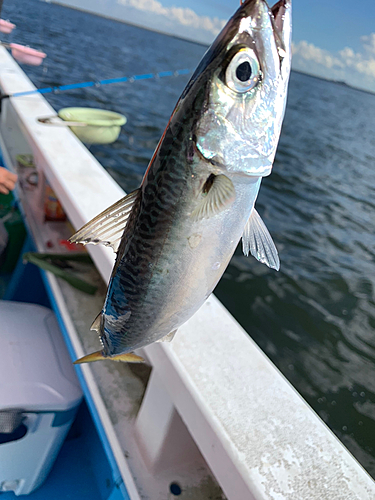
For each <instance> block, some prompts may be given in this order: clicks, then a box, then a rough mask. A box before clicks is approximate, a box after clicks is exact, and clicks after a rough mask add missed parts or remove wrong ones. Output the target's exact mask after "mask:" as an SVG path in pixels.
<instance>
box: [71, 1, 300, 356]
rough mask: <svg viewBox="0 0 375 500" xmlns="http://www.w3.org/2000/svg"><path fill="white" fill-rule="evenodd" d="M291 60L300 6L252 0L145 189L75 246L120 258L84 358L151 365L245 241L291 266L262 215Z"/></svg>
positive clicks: (203, 75)
mask: <svg viewBox="0 0 375 500" xmlns="http://www.w3.org/2000/svg"><path fill="white" fill-rule="evenodd" d="M290 62H291V1H290V0H280V1H279V2H278V3H276V4H275V5H274V6H273V7H272V8H269V7H268V5H267V3H266V2H265V1H264V0H246V1H245V2H244V3H243V4H242V5H241V6H240V8H239V9H238V10H237V12H236V13H235V14H234V15H233V17H232V18H231V19H230V20H229V21H228V23H227V24H226V26H225V27H224V28H223V30H222V31H221V33H220V34H219V35H218V37H217V38H216V40H215V41H214V43H213V44H212V46H211V47H210V48H209V49H208V51H207V52H206V54H205V55H204V57H203V59H202V61H201V62H200V64H199V65H198V67H197V69H196V71H195V73H194V74H193V76H192V77H191V79H190V81H189V82H188V84H187V86H186V88H185V90H184V91H183V93H182V95H181V97H180V99H179V101H178V102H177V105H176V107H175V109H174V111H173V113H172V116H171V118H170V120H169V123H168V125H167V127H166V129H165V131H164V133H163V136H162V138H161V139H160V141H159V144H158V146H157V148H156V150H155V152H154V155H153V157H152V159H151V161H150V164H149V166H148V169H147V171H146V174H145V176H144V178H143V181H142V184H141V186H140V188H139V189H137V190H136V191H134V192H132V193H130V194H129V195H127V196H126V197H125V198H123V199H121V200H120V201H118V202H117V203H115V204H114V205H112V206H111V207H109V208H108V209H107V210H105V211H104V212H102V213H101V214H100V215H98V216H97V217H95V218H94V219H93V220H92V221H90V222H88V223H87V224H86V225H85V226H84V227H83V228H81V229H80V230H79V231H78V232H77V233H76V234H75V235H74V236H73V237H72V238H71V241H72V242H74V243H82V244H87V243H94V244H98V243H102V244H104V245H107V246H111V247H112V248H113V249H114V250H115V252H116V253H117V258H116V262H115V265H114V268H113V272H112V276H111V279H110V282H109V285H108V291H107V296H106V299H105V302H104V305H103V308H102V311H101V312H100V313H99V315H98V316H97V318H96V319H95V321H94V323H93V325H92V327H91V329H92V330H96V331H97V332H98V333H99V336H100V340H101V342H102V346H103V349H102V350H101V351H98V352H96V353H92V354H89V355H88V356H85V357H83V358H81V359H80V360H78V361H77V362H88V361H96V360H99V359H105V358H109V359H113V360H125V361H139V360H140V359H141V358H139V357H138V356H136V355H135V354H133V353H132V351H133V350H134V349H137V348H140V347H144V346H146V345H148V344H151V343H153V342H157V341H163V340H171V339H172V338H173V336H174V334H175V332H176V330H177V329H178V328H179V327H180V326H181V325H182V324H183V323H185V322H186V321H187V320H188V319H189V318H190V317H191V316H192V315H193V314H194V313H195V312H196V311H197V310H198V309H199V307H200V306H201V305H202V304H203V302H204V301H205V300H206V299H207V297H208V296H209V295H210V294H211V292H212V291H213V289H214V288H215V286H216V284H217V283H218V281H219V279H220V278H221V276H222V274H223V272H224V270H225V269H226V267H227V265H228V263H229V261H230V259H231V257H232V255H233V253H234V251H235V249H236V246H237V244H238V242H239V241H240V239H241V237H242V246H243V251H244V253H245V255H248V254H249V253H251V254H252V255H253V256H254V257H255V258H256V259H258V260H259V261H260V262H263V263H265V264H267V265H268V266H269V267H271V268H274V269H279V257H278V253H277V250H276V247H275V245H274V243H273V241H272V238H271V236H270V234H269V232H268V230H267V228H266V227H265V225H264V223H263V221H262V220H261V218H260V216H259V214H258V213H257V211H256V210H255V208H254V204H255V201H256V198H257V195H258V191H259V188H260V184H261V180H262V177H264V176H266V175H269V174H270V173H271V169H272V164H273V161H274V157H275V152H276V147H277V143H278V140H279V135H280V130H281V125H282V120H283V116H284V111H285V104H286V95H287V86H288V80H289V73H290Z"/></svg>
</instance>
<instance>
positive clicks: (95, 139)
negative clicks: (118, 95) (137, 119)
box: [58, 108, 126, 144]
mask: <svg viewBox="0 0 375 500" xmlns="http://www.w3.org/2000/svg"><path fill="white" fill-rule="evenodd" d="M58 115H59V117H60V118H61V119H62V120H64V121H68V122H79V123H84V124H85V126H84V127H82V126H74V125H70V126H69V128H70V129H71V130H72V132H74V133H75V135H76V136H77V137H78V138H79V139H80V140H81V141H82V142H85V143H87V144H111V143H112V142H114V141H115V140H116V139H117V138H118V136H119V134H120V130H121V126H122V125H124V124H125V123H126V117H125V116H124V115H120V113H115V112H113V111H107V110H105V109H95V108H63V109H60V111H59V112H58Z"/></svg>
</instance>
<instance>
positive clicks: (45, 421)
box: [0, 301, 82, 496]
mask: <svg viewBox="0 0 375 500" xmlns="http://www.w3.org/2000/svg"><path fill="white" fill-rule="evenodd" d="M0 352H1V361H0V496H1V492H4V491H14V493H15V494H16V495H26V494H28V493H30V492H31V491H33V490H34V489H35V488H37V487H38V486H40V485H41V484H42V482H43V481H44V480H45V479H46V477H47V475H48V473H49V471H50V469H51V467H52V465H53V463H54V461H55V459H56V456H57V454H58V452H59V450H60V447H61V445H62V443H63V441H64V438H65V436H66V434H67V432H68V430H69V428H70V426H71V424H72V422H73V420H74V417H75V414H76V411H77V409H78V406H79V404H80V402H81V399H82V391H81V388H80V385H79V382H78V379H77V376H76V374H75V371H74V368H73V365H72V361H71V359H70V356H69V354H68V351H67V348H66V345H65V342H64V340H63V337H62V334H61V332H60V329H59V326H58V324H57V321H56V318H55V315H54V314H53V312H52V311H51V310H50V309H47V308H46V307H42V306H39V305H35V304H25V303H21V302H8V301H0Z"/></svg>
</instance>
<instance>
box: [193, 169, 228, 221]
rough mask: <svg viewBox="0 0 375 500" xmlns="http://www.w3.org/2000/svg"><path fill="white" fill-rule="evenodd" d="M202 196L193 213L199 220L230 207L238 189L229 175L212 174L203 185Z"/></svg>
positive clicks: (195, 218)
mask: <svg viewBox="0 0 375 500" xmlns="http://www.w3.org/2000/svg"><path fill="white" fill-rule="evenodd" d="M201 197H202V198H201V200H200V201H199V203H198V205H197V207H196V208H195V209H194V211H193V213H192V214H191V216H192V218H193V219H194V220H197V221H198V220H201V219H209V218H210V217H213V216H214V215H216V214H218V213H220V212H222V211H223V210H225V209H226V208H228V207H229V205H231V204H232V203H233V201H234V200H235V198H236V191H235V188H234V185H233V182H232V181H231V180H230V179H229V177H227V176H226V175H223V174H220V175H214V174H211V175H210V176H209V177H208V178H207V180H206V182H205V184H204V186H203V190H202V194H201Z"/></svg>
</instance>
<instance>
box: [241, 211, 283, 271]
mask: <svg viewBox="0 0 375 500" xmlns="http://www.w3.org/2000/svg"><path fill="white" fill-rule="evenodd" d="M242 250H243V253H244V254H245V255H246V256H247V255H249V252H250V253H251V255H253V256H254V257H255V258H256V259H257V260H259V262H262V264H266V265H267V266H268V267H271V268H272V269H276V271H278V270H279V269H280V259H279V254H278V252H277V248H276V246H275V243H274V242H273V240H272V236H271V235H270V233H269V232H268V229H267V228H266V225H265V224H264V222H263V221H262V219H261V217H260V215H259V214H258V212H257V211H256V210H255V208H253V210H252V212H251V214H250V217H249V220H248V221H247V223H246V226H245V229H244V232H243V235H242Z"/></svg>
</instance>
